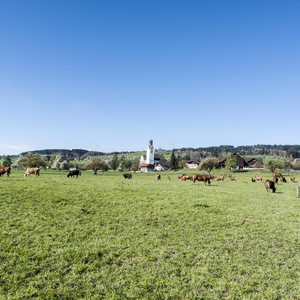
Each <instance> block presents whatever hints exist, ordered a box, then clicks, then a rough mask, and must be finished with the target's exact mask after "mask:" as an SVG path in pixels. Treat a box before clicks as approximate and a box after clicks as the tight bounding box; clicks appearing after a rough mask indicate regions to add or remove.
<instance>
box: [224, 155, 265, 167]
mask: <svg viewBox="0 0 300 300" xmlns="http://www.w3.org/2000/svg"><path fill="white" fill-rule="evenodd" d="M233 155H235V157H236V164H237V169H243V168H254V167H256V166H257V164H260V165H261V166H263V160H262V158H260V157H245V158H243V157H241V156H239V155H238V154H236V153H234V154H233ZM225 165H226V158H225V159H224V160H222V161H220V162H219V167H220V168H225Z"/></svg>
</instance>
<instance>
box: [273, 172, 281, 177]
mask: <svg viewBox="0 0 300 300" xmlns="http://www.w3.org/2000/svg"><path fill="white" fill-rule="evenodd" d="M273 177H277V178H283V176H282V174H281V173H276V172H274V173H273Z"/></svg>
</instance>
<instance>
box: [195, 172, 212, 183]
mask: <svg viewBox="0 0 300 300" xmlns="http://www.w3.org/2000/svg"><path fill="white" fill-rule="evenodd" d="M213 179H214V176H213V175H200V174H194V176H193V184H195V181H197V180H198V181H203V182H204V184H205V185H206V182H208V185H210V181H211V180H213Z"/></svg>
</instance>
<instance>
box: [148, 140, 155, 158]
mask: <svg viewBox="0 0 300 300" xmlns="http://www.w3.org/2000/svg"><path fill="white" fill-rule="evenodd" d="M146 162H147V164H154V147H153V140H150V141H149V146H148V148H147V158H146Z"/></svg>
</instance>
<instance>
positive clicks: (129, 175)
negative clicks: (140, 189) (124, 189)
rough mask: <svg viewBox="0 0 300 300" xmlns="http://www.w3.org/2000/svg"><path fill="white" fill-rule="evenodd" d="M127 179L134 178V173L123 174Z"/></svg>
mask: <svg viewBox="0 0 300 300" xmlns="http://www.w3.org/2000/svg"><path fill="white" fill-rule="evenodd" d="M123 176H124V178H125V179H131V178H132V174H128V173H127V174H123Z"/></svg>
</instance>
